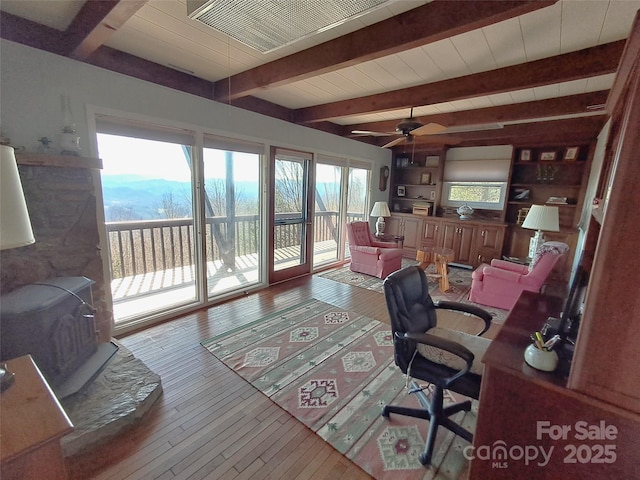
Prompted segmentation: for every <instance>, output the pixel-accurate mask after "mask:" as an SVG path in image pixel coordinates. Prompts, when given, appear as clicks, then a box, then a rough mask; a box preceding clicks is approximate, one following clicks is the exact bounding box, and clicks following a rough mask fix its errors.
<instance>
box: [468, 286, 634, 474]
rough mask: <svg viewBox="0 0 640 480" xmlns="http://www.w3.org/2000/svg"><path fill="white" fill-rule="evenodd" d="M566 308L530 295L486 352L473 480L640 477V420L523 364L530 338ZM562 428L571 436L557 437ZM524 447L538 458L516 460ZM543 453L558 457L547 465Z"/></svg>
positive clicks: (525, 294) (551, 299)
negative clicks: (639, 474) (605, 433)
mask: <svg viewBox="0 0 640 480" xmlns="http://www.w3.org/2000/svg"><path fill="white" fill-rule="evenodd" d="M561 308H562V300H561V299H560V298H557V297H550V296H545V295H541V294H538V293H533V292H523V294H522V296H521V297H520V299H519V300H518V302H517V303H516V305H515V306H514V308H513V309H512V310H511V312H510V313H509V316H508V317H507V319H506V321H505V323H504V325H503V326H502V328H501V329H500V332H499V333H498V335H497V336H496V338H495V339H494V340H493V342H492V344H491V346H490V347H489V348H488V349H487V352H486V354H485V356H484V357H483V359H482V361H483V362H484V364H485V367H484V374H483V377H482V388H481V391H480V404H479V410H478V421H477V424H476V433H475V435H474V439H473V449H470V450H468V451H467V452H466V453H467V454H469V457H470V456H475V458H473V459H472V460H471V466H470V472H469V478H470V479H472V480H476V479H477V480H485V479H488V478H490V479H492V480H494V479H495V480H499V479H514V478H535V479H538V480H545V479H548V480H556V479H558V478H562V479H576V480H578V479H580V480H585V479H594V480H595V479H603V478H620V479H623V478H624V479H631V478H638V468H639V467H638V457H637V454H638V451H640V416H638V415H637V414H635V413H633V412H630V411H628V410H623V409H621V408H618V407H615V406H613V405H610V404H606V403H604V402H601V401H599V400H597V399H595V398H593V397H589V396H587V395H584V394H581V393H578V392H576V391H574V390H570V389H568V388H566V385H567V381H566V379H565V378H563V377H562V376H561V375H559V374H558V373H556V372H554V373H544V372H540V371H537V370H535V369H533V368H531V367H529V366H528V365H527V364H526V363H525V362H524V357H523V355H524V350H525V348H526V347H527V346H528V345H529V344H530V343H531V340H530V338H529V335H530V334H531V333H532V332H534V331H535V330H539V329H540V328H541V327H542V325H543V324H544V322H545V321H546V319H547V317H548V316H550V315H553V316H557V315H558V314H559V311H560V309H561ZM574 366H575V365H574ZM539 422H540V423H539ZM544 422H546V423H544ZM579 422H582V423H579ZM603 422H604V423H603ZM556 427H557V428H558V429H561V428H562V429H565V432H566V433H565V434H564V435H560V436H555V433H556V431H555V430H554V432H553V434H550V430H549V429H550V428H553V429H555V428H556ZM585 430H586V431H590V432H592V434H593V435H596V434H603V430H604V431H607V432H608V436H609V438H586V439H583V438H581V437H582V434H583V432H584V431H585ZM613 430H615V432H616V433H615V434H614V433H613ZM613 437H615V438H613ZM501 446H502V447H505V449H506V452H507V453H506V457H504V456H503V457H499V456H498V457H496V456H494V457H493V458H486V455H485V454H487V453H489V454H490V455H496V454H500V455H502V453H503V450H501V449H500V448H499V447H501ZM514 447H515V449H514V450H511V449H513V448H514ZM520 447H521V448H522V449H529V452H530V454H531V455H533V454H534V453H535V454H536V455H537V458H535V459H533V460H528V461H525V459H524V458H523V457H520V458H516V457H518V455H519V452H520V451H524V450H519V448H520ZM541 448H544V451H545V452H547V453H548V452H550V451H551V454H550V455H547V457H548V461H547V462H545V461H544V460H543V456H542V453H541V450H540V449H541ZM550 449H551V450H550ZM509 452H512V453H509ZM469 457H468V458H469Z"/></svg>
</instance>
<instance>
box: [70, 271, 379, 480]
mask: <svg viewBox="0 0 640 480" xmlns="http://www.w3.org/2000/svg"><path fill="white" fill-rule="evenodd" d="M312 298H316V299H318V300H320V301H323V302H326V303H329V304H332V305H335V306H337V307H340V308H345V309H348V310H351V311H354V312H356V313H359V314H363V315H367V316H369V317H371V318H376V319H377V320H380V321H383V322H387V323H388V321H389V318H388V314H387V309H386V304H385V302H384V296H383V295H382V294H381V293H378V292H375V291H371V290H365V289H362V288H358V287H353V286H350V285H345V284H342V283H337V282H334V281H332V280H329V279H326V278H323V277H318V276H307V277H301V278H298V279H294V280H291V281H289V282H284V283H282V284H279V285H275V286H272V287H269V288H267V289H264V290H262V291H260V292H257V293H254V294H251V295H247V296H243V297H240V298H237V299H235V300H231V301H227V302H224V303H221V304H219V305H216V306H213V307H210V308H207V309H203V310H201V311H198V312H194V313H190V314H188V315H184V316H182V317H180V318H177V319H174V320H172V321H167V322H163V323H160V324H158V325H155V326H152V327H148V328H146V329H144V330H141V331H138V332H133V333H130V334H128V335H126V336H124V337H122V338H119V339H118V340H119V341H120V342H121V343H122V344H123V345H124V346H125V347H126V348H128V349H129V350H131V351H132V352H133V354H134V355H135V356H136V357H137V358H139V359H140V360H142V361H143V362H145V364H146V365H147V366H149V368H151V369H152V370H153V371H154V372H156V373H158V374H159V375H160V376H161V378H162V385H163V395H162V396H161V397H160V399H159V400H158V401H157V402H156V404H155V405H154V406H153V407H152V409H151V411H150V412H149V413H148V414H147V415H146V416H145V417H144V418H143V419H142V421H141V422H140V423H139V424H138V425H136V426H134V427H133V428H132V429H130V430H129V431H127V432H126V433H124V434H121V435H119V436H118V437H117V438H115V439H113V440H110V441H108V442H107V443H106V444H104V445H101V446H100V447H98V448H96V449H94V450H92V451H89V452H85V453H82V454H79V455H77V456H75V457H72V458H68V459H67V461H66V466H67V471H68V474H69V479H70V480H135V479H144V480H152V479H153V480H169V479H171V480H179V479H182V480H197V479H199V478H202V479H214V478H215V479H256V480H257V479H265V478H274V479H275V478H287V479H289V478H291V479H300V480H304V479H313V480H316V479H322V478H327V479H331V480H335V479H339V478H345V479H349V480H352V479H356V480H360V479H367V478H370V477H369V476H368V475H367V474H366V473H365V472H364V471H362V470H361V469H360V468H359V467H358V466H357V465H355V464H353V463H352V462H350V461H349V460H348V459H347V458H346V457H344V455H342V454H340V453H339V452H337V451H336V450H335V449H333V447H331V446H330V445H329V444H327V443H326V442H324V441H323V440H322V439H320V437H318V436H317V435H316V434H315V433H313V432H312V431H311V430H310V429H308V428H307V427H305V426H304V425H303V424H302V423H300V422H298V421H297V420H296V419H294V418H293V417H292V416H291V415H290V414H289V413H288V412H286V411H284V410H283V409H281V408H280V407H279V406H277V405H276V404H274V403H273V402H272V401H271V400H269V399H268V398H267V397H266V396H264V395H263V394H262V393H260V392H259V391H258V390H256V389H255V388H254V387H253V386H251V385H250V384H249V383H248V382H246V381H245V380H243V379H242V378H241V377H240V376H239V375H237V374H236V373H235V372H233V371H232V370H231V369H229V368H228V367H227V366H226V365H224V364H223V363H222V362H221V361H220V360H218V359H217V358H216V357H215V356H213V355H211V353H209V352H208V351H207V350H206V349H205V348H204V347H203V346H202V345H200V342H201V341H203V340H205V339H207V338H211V337H212V336H214V335H218V334H222V333H225V332H227V331H230V330H232V329H234V328H237V327H239V326H242V325H247V324H248V323H250V322H252V321H255V320H257V319H259V318H261V317H264V316H267V315H270V314H273V313H275V312H277V311H279V310H282V309H283V308H287V307H290V306H294V305H297V304H299V303H301V302H304V301H308V300H310V299H312Z"/></svg>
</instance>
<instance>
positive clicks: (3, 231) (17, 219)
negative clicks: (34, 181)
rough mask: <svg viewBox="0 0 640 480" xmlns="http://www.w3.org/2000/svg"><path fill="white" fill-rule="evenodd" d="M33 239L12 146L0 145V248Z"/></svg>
mask: <svg viewBox="0 0 640 480" xmlns="http://www.w3.org/2000/svg"><path fill="white" fill-rule="evenodd" d="M35 241H36V240H35V238H34V237H33V231H32V230H31V222H30V221H29V212H28V211H27V203H26V202H25V200H24V193H23V191H22V184H21V183H20V175H19V173H18V165H17V164H16V157H15V155H14V153H13V148H12V147H9V146H7V145H0V250H5V249H7V248H15V247H22V246H24V245H29V244H31V243H33V242H35Z"/></svg>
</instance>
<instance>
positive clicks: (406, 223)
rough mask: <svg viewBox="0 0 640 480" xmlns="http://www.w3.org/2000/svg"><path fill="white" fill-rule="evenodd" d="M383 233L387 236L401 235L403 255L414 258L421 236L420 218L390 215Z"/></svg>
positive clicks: (396, 214) (416, 216)
mask: <svg viewBox="0 0 640 480" xmlns="http://www.w3.org/2000/svg"><path fill="white" fill-rule="evenodd" d="M385 233H386V234H389V235H403V236H404V243H403V255H404V256H405V257H409V258H415V256H416V250H417V249H418V245H419V242H418V239H419V237H420V236H421V234H422V218H420V217H419V216H418V215H402V214H398V213H393V214H391V217H390V218H389V219H388V220H387V222H386V227H385Z"/></svg>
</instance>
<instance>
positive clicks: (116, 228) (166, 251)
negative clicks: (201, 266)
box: [106, 211, 365, 279]
mask: <svg viewBox="0 0 640 480" xmlns="http://www.w3.org/2000/svg"><path fill="white" fill-rule="evenodd" d="M280 215H281V216H282V217H286V216H290V214H280ZM364 218H365V216H364V215H363V214H362V213H360V214H357V213H350V214H348V215H347V221H354V220H361V219H364ZM338 222H339V216H338V212H333V211H327V212H317V213H316V214H315V216H314V238H313V241H314V243H315V242H323V241H327V240H334V241H337V225H338ZM106 227H107V235H108V239H109V242H108V243H109V258H110V259H111V278H112V279H116V278H124V277H127V276H132V275H140V274H144V273H150V272H156V271H160V270H168V269H173V268H179V267H185V266H188V265H192V264H193V263H194V257H195V256H194V251H193V243H194V242H193V241H194V233H193V220H192V219H191V218H180V219H161V220H143V221H128V222H107V223H106ZM299 228H300V226H299V225H281V226H280V227H279V228H278V234H277V235H276V238H275V243H276V245H275V248H276V249H279V248H286V247H291V246H295V245H298V244H299V241H300V230H299ZM259 231H260V217H259V215H237V216H236V217H235V218H227V217H209V218H207V219H206V256H207V258H206V261H207V262H210V261H216V260H222V261H224V262H225V263H229V264H230V265H233V262H234V259H235V257H238V256H243V255H250V254H253V253H257V251H258V248H259V242H260V236H259ZM230 233H231V235H229V234H230Z"/></svg>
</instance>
